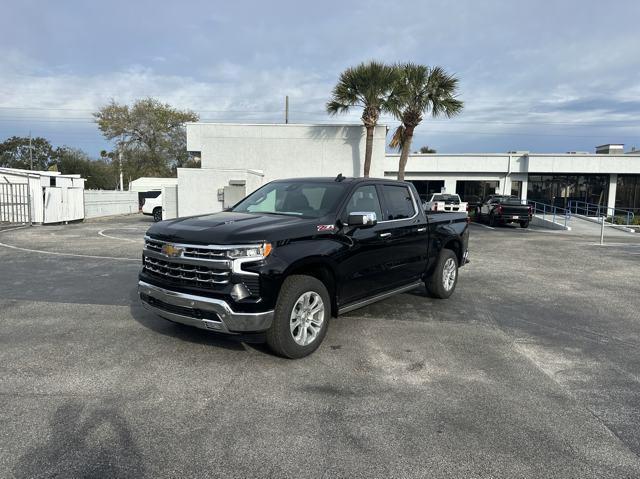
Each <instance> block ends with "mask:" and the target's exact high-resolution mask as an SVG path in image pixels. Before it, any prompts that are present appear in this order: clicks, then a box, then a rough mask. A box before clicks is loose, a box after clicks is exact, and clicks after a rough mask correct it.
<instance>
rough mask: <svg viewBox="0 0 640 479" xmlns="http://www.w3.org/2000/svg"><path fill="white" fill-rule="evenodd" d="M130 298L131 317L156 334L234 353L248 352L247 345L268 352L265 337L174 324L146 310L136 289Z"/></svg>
mask: <svg viewBox="0 0 640 479" xmlns="http://www.w3.org/2000/svg"><path fill="white" fill-rule="evenodd" d="M130 298H131V302H130V304H129V311H130V313H131V317H132V318H133V319H134V320H135V321H137V322H138V323H139V324H141V325H142V326H144V327H145V328H147V329H150V330H151V331H153V332H154V333H158V334H162V335H164V336H169V337H172V338H176V339H179V340H181V341H187V342H190V343H195V344H206V345H208V346H215V347H219V348H223V349H230V350H233V351H244V350H246V348H245V344H246V345H247V346H249V347H251V348H253V349H256V350H259V351H264V352H267V351H268V349H267V348H266V346H265V345H263V344H262V343H264V335H261V334H248V335H233V336H229V335H225V334H220V333H215V332H213V331H206V330H204V329H198V328H194V327H192V326H186V325H183V324H179V323H173V322H171V321H168V320H166V319H164V318H161V317H160V316H157V315H156V314H154V313H152V312H151V311H147V310H146V309H144V307H143V306H142V303H141V302H140V299H139V298H138V293H137V291H136V289H135V288H134V289H133V290H132V292H131V296H130ZM243 343H244V344H243Z"/></svg>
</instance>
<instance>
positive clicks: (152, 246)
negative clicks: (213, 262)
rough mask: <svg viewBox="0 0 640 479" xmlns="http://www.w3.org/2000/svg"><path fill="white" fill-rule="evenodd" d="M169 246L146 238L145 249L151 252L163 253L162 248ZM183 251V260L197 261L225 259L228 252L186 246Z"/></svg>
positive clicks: (218, 249)
mask: <svg viewBox="0 0 640 479" xmlns="http://www.w3.org/2000/svg"><path fill="white" fill-rule="evenodd" d="M165 244H168V243H166V242H164V241H160V240H156V239H152V238H148V237H147V238H145V239H144V247H145V248H146V249H148V250H150V251H155V252H156V253H161V252H162V247H163V246H164V245H165ZM182 249H183V251H182V257H183V258H196V259H225V258H226V257H227V256H226V253H227V252H226V250H224V249H222V248H210V247H204V246H192V245H189V246H184V247H183V248H182Z"/></svg>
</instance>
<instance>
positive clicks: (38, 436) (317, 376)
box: [0, 216, 640, 478]
mask: <svg viewBox="0 0 640 479" xmlns="http://www.w3.org/2000/svg"><path fill="white" fill-rule="evenodd" d="M149 224H150V223H149V219H148V218H147V217H140V216H131V217H123V218H120V219H116V220H113V219H112V220H105V221H92V222H86V223H84V224H75V225H67V226H49V227H33V228H29V229H22V230H14V231H6V230H5V231H3V232H2V233H0V395H1V396H2V401H1V402H0V476H2V477H79V476H85V477H96V476H101V477H150V478H151V477H152V478H158V477H293V478H300V477H366V478H371V477H465V478H466V477H487V478H488V477H493V478H496V477H505V478H507V477H508V478H512V477H531V478H538V477H581V478H584V477H593V478H603V477H616V478H619V477H640V460H639V459H638V454H640V426H639V421H640V383H639V378H638V371H640V352H639V351H640V349H639V348H638V346H639V345H640V312H639V307H640V306H639V302H640V300H639V298H640V287H639V283H638V274H637V271H638V266H640V254H639V253H640V245H639V244H640V241H634V239H633V238H631V239H630V240H628V241H623V242H619V243H618V244H612V245H610V246H606V247H600V246H596V245H595V243H596V240H597V238H595V237H582V236H579V235H562V234H556V233H549V232H545V231H544V230H536V229H528V230H522V229H519V228H510V227H505V228H497V229H495V230H489V229H487V228H483V227H481V226H476V225H474V226H472V228H473V230H472V237H471V259H472V262H471V263H470V264H469V265H467V266H466V267H465V268H464V269H463V270H462V271H461V276H460V282H459V284H458V290H457V291H456V294H455V295H454V296H453V297H452V298H451V299H450V300H448V301H438V300H434V299H431V298H428V297H427V296H426V295H425V293H424V291H423V290H422V289H418V290H415V291H413V292H411V293H408V294H404V295H401V296H397V297H395V298H392V299H389V300H387V301H384V302H381V303H378V304H375V305H372V306H369V307H367V308H364V309H361V310H359V311H355V312H353V313H351V314H348V315H346V316H344V317H341V318H339V319H337V320H334V321H333V322H332V324H331V326H330V329H329V332H328V335H327V337H326V340H325V342H324V344H323V345H322V347H321V348H320V349H319V350H318V351H317V352H316V353H315V354H314V355H312V356H311V357H308V358H305V359H302V360H298V361H289V360H284V359H281V358H277V357H274V356H272V355H271V354H269V352H268V351H267V350H266V349H265V348H264V347H263V346H262V345H259V344H248V343H243V342H239V341H234V340H229V339H225V338H220V337H217V336H214V335H212V334H210V333H207V332H205V331H200V330H194V329H190V328H187V327H182V326H179V325H174V324H172V323H168V322H166V321H163V320H161V319H158V318H156V317H154V316H153V315H151V314H149V313H148V312H147V311H145V310H143V309H142V308H141V307H140V305H139V303H138V301H137V298H136V293H135V283H136V274H137V272H138V269H139V262H140V261H139V258H140V250H141V246H142V241H141V236H142V234H143V232H144V231H145V229H146V228H147V227H148V226H149Z"/></svg>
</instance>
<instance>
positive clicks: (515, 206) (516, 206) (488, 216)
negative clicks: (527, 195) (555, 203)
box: [476, 195, 532, 228]
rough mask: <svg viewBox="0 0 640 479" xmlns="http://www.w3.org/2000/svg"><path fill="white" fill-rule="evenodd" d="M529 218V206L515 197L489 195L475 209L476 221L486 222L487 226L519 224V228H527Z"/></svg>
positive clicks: (530, 213) (530, 215)
mask: <svg viewBox="0 0 640 479" xmlns="http://www.w3.org/2000/svg"><path fill="white" fill-rule="evenodd" d="M531 217H532V211H531V206H529V205H527V204H526V202H523V200H521V199H520V198H518V197H517V196H507V195H490V196H488V197H487V198H486V199H485V200H484V201H482V202H480V203H479V204H478V205H477V207H476V220H477V221H486V222H487V223H489V226H496V225H499V224H506V223H519V224H520V227H521V228H528V227H529V223H530V222H531Z"/></svg>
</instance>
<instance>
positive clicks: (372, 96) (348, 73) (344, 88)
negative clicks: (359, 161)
mask: <svg viewBox="0 0 640 479" xmlns="http://www.w3.org/2000/svg"><path fill="white" fill-rule="evenodd" d="M396 75H397V72H396V69H395V68H394V67H392V66H388V65H385V64H383V63H380V62H376V61H371V62H369V63H361V64H360V65H358V66H356V67H351V68H347V69H346V70H345V71H344V72H342V73H341V74H340V78H339V79H338V83H337V84H336V86H335V87H334V88H333V91H332V93H331V100H330V101H329V102H328V103H327V113H329V115H336V114H338V113H348V112H349V111H350V109H351V108H353V107H356V106H357V107H362V108H363V111H362V123H363V124H364V126H365V128H366V129H367V142H366V147H365V153H364V176H365V177H366V176H369V171H370V169H371V154H372V152H373V130H374V128H375V126H376V125H377V124H378V120H379V119H380V114H381V113H382V112H385V113H390V112H392V111H394V110H396V109H397V107H395V106H394V101H395V100H396V99H397V95H396V94H395V92H394V88H395V87H397V86H399V83H398V82H397V78H396Z"/></svg>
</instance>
